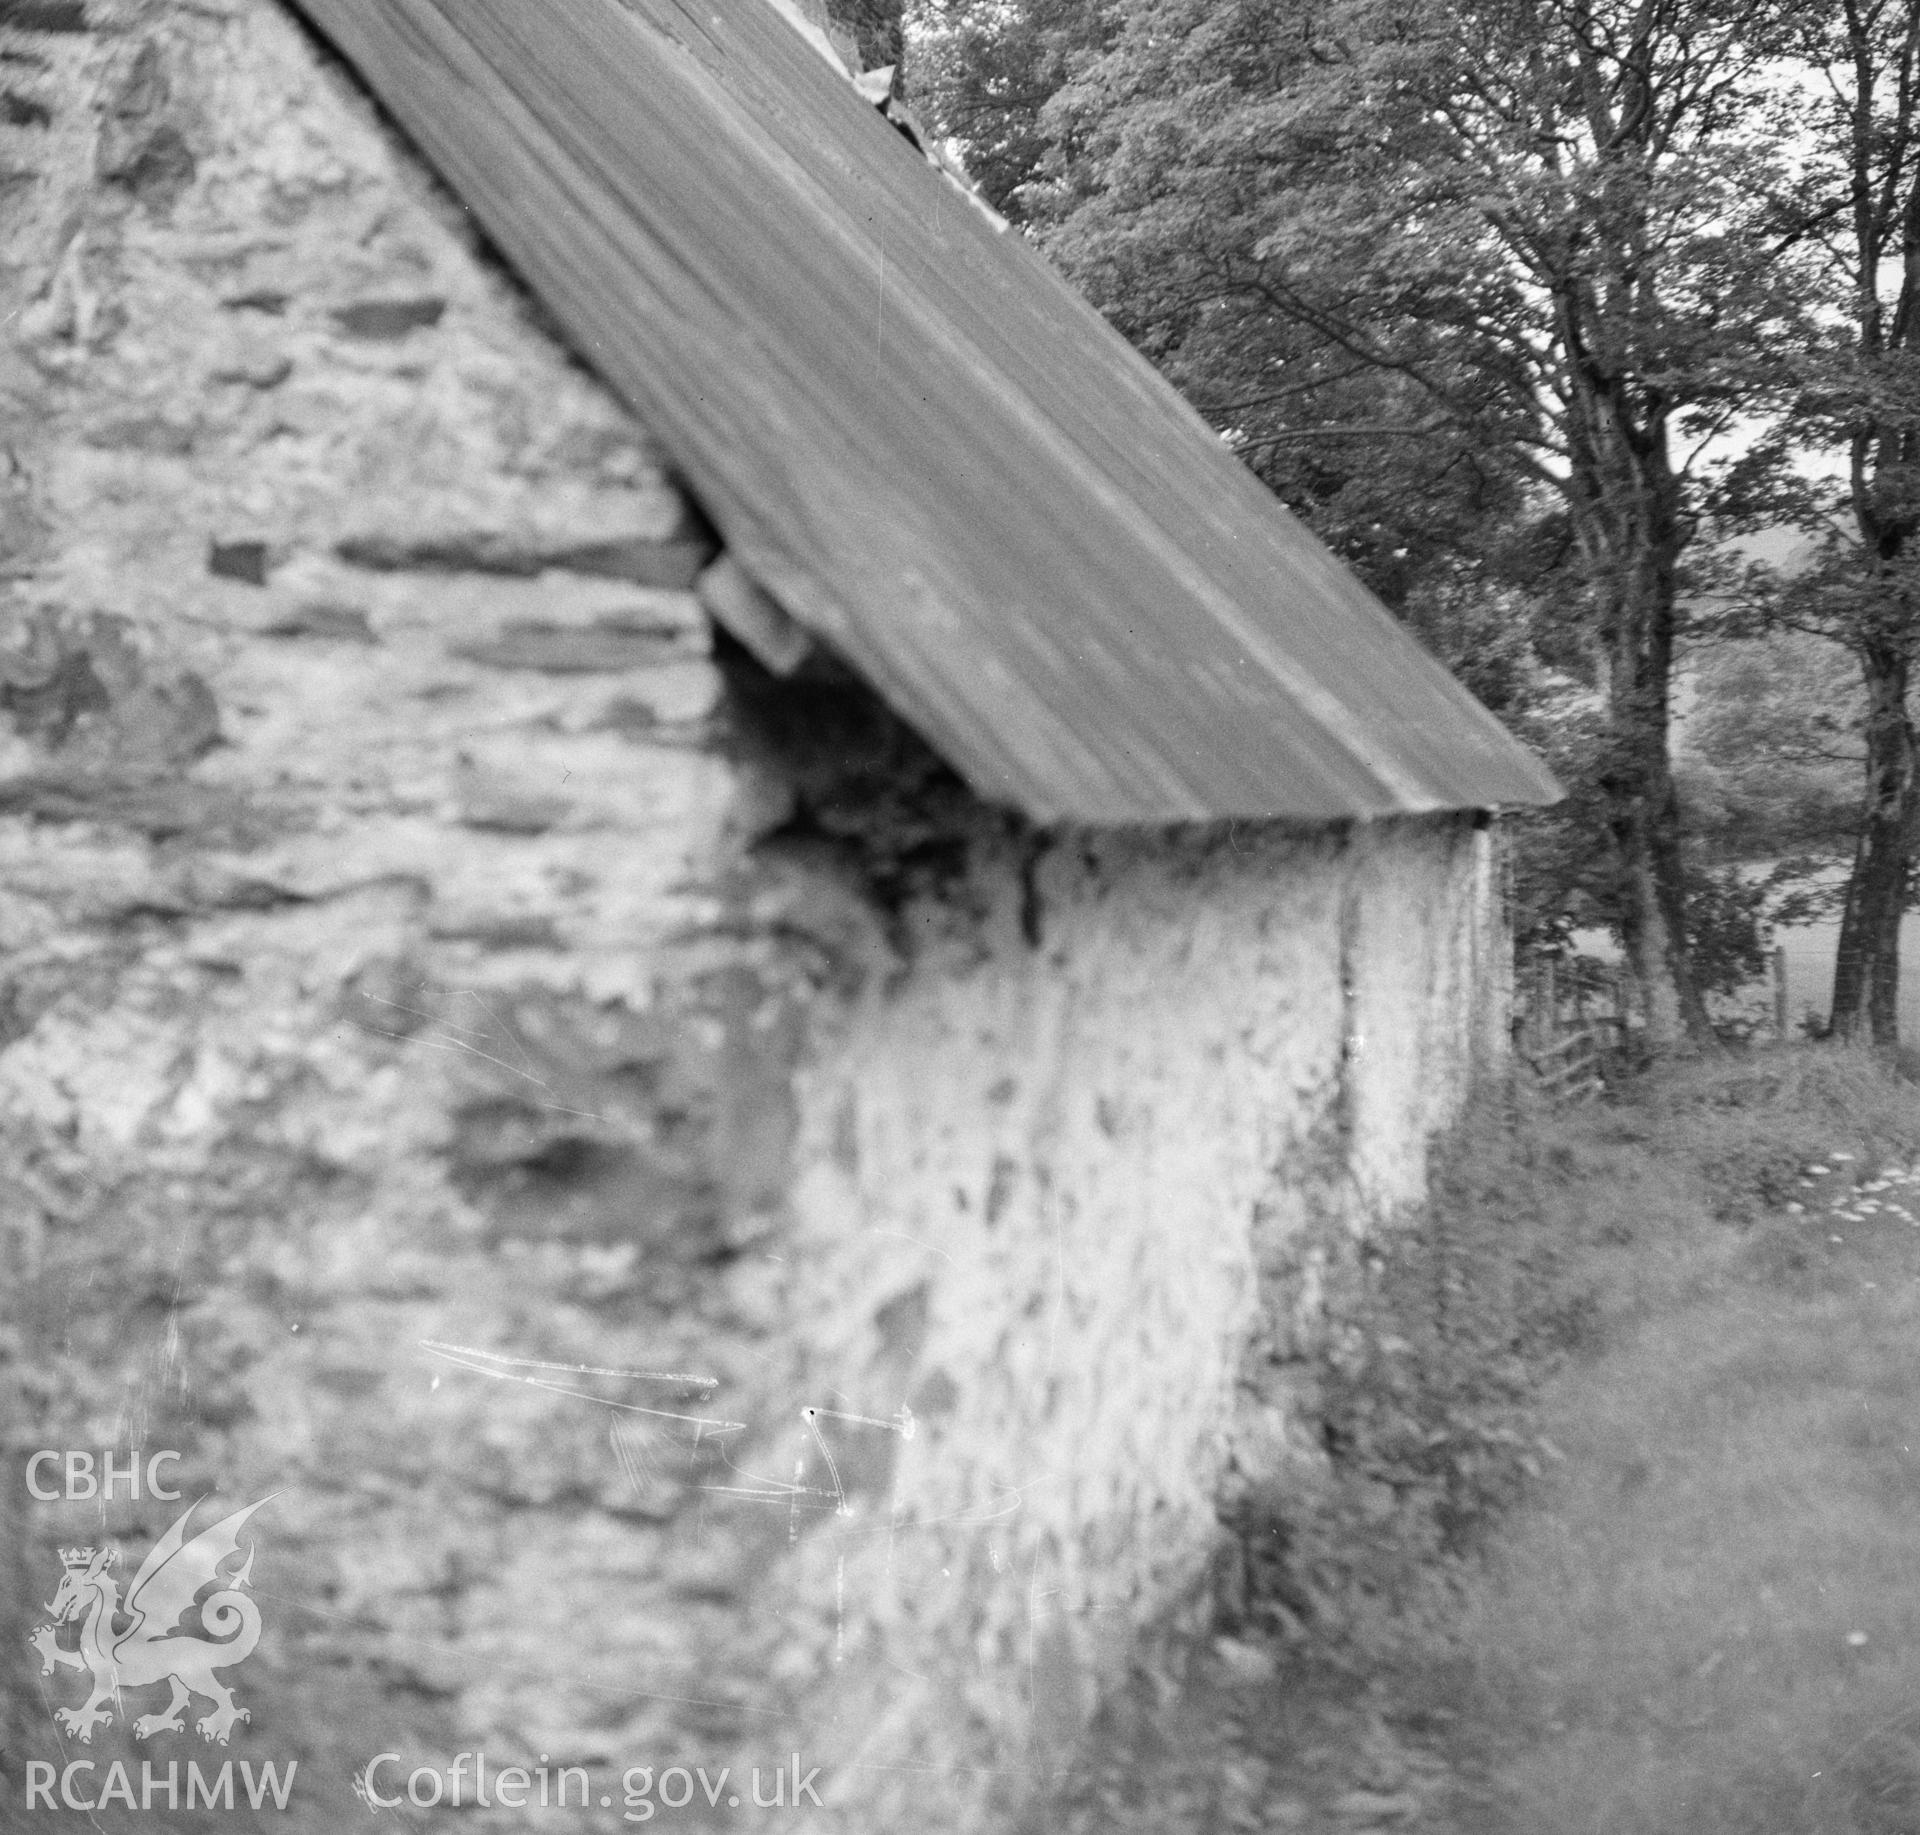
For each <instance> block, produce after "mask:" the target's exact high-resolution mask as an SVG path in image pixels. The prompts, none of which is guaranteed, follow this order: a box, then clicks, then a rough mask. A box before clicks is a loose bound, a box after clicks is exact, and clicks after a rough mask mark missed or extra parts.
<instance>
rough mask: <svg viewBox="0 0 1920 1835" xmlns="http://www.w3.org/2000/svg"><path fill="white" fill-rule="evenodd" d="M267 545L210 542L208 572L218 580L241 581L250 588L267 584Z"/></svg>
mask: <svg viewBox="0 0 1920 1835" xmlns="http://www.w3.org/2000/svg"><path fill="white" fill-rule="evenodd" d="M267 558H268V557H267V544H266V543H265V542H253V541H246V542H219V541H216V542H209V543H208V544H207V572H208V573H210V574H212V575H213V576H214V577H215V578H216V579H221V580H241V581H244V582H245V583H246V584H247V585H248V586H265V585H266V583H267Z"/></svg>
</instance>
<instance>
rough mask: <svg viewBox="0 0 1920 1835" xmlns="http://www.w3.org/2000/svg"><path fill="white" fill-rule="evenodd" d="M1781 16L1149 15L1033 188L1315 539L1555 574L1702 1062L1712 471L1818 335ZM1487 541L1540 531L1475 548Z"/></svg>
mask: <svg viewBox="0 0 1920 1835" xmlns="http://www.w3.org/2000/svg"><path fill="white" fill-rule="evenodd" d="M1765 17H1766V14H1765V11H1764V9H1762V8H1758V7H1755V6H1752V5H1743V4H1733V3H1731V0H1131V4H1129V5H1128V6H1127V7H1126V9H1125V10H1124V12H1123V14H1122V15H1121V16H1120V21H1119V24H1118V26H1117V29H1116V30H1115V32H1114V35H1113V37H1112V41H1111V43H1110V44H1109V45H1108V47H1107V49H1106V50H1105V51H1104V52H1103V53H1100V54H1098V55H1088V56H1085V57H1083V58H1082V59H1081V61H1080V63H1079V65H1078V67H1077V72H1076V74H1075V75H1074V77H1073V78H1072V80H1071V81H1069V82H1068V83H1067V84H1066V85H1065V86H1064V87H1063V89H1062V90H1061V91H1060V93H1059V94H1057V95H1056V96H1055V97H1054V98H1053V100H1052V102H1051V103H1050V104H1049V105H1048V108H1047V111H1046V113H1045V116H1044V119H1043V125H1044V126H1045V128H1046V129H1047V130H1048V134H1049V137H1050V149H1049V153H1048V155H1047V156H1046V157H1045V158H1042V159H1040V160H1038V161H1035V162H1031V163H1032V165H1033V168H1034V169H1035V170H1037V171H1038V172H1039V173H1040V175H1041V177H1040V180H1039V181H1037V182H1036V181H1035V180H1027V181H1025V191H1024V194H1025V196H1026V197H1027V199H1028V201H1029V212H1030V215H1031V216H1033V217H1034V218H1035V219H1036V220H1037V221H1039V222H1040V223H1041V224H1042V226H1043V229H1044V232H1045V234H1046V238H1047V241H1048V245H1049V247H1050V248H1051V249H1052V250H1053V252H1054V253H1055V254H1056V256H1057V257H1058V258H1059V259H1060V260H1061V261H1062V262H1063V264H1064V265H1065V266H1066V267H1067V268H1068V270H1069V271H1070V272H1071V273H1072V274H1073V275H1074V276H1075V277H1076V278H1077V279H1078V280H1079V281H1080V282H1081V283H1082V285H1083V286H1084V287H1086V289H1087V290H1088V291H1089V292H1090V293H1091V294H1092V295H1093V297H1094V298H1095V299H1096V301H1097V302H1098V303H1100V304H1101V305H1102V306H1103V307H1104V308H1105V309H1106V310H1107V311H1108V312H1109V313H1110V315H1111V316H1112V317H1113V318H1114V319H1115V321H1116V323H1118V324H1119V325H1120V326H1121V328H1122V329H1123V330H1125V331H1126V332H1127V333H1128V334H1129V335H1130V336H1131V337H1133V338H1134V340H1135V341H1136V342H1137V343H1138V344H1140V346H1141V347H1142V348H1143V349H1144V350H1146V351H1147V353H1148V354H1149V355H1150V356H1153V357H1154V358H1155V360H1156V361H1158V362H1160V363H1161V364H1162V365H1163V367H1165V368H1166V369H1167V370H1168V373H1169V374H1170V375H1171V376H1172V377H1173V379H1174V380H1175V381H1176V382H1177V383H1179V384H1180V385H1181V386H1183V387H1184V388H1186V389H1187V391H1188V393H1189V394H1190V395H1191V396H1192V398H1193V399H1195V400H1196V401H1197V402H1198V403H1199V404H1200V405H1201V406H1202V407H1203V409H1205V410H1206V411H1207V412H1209V413H1211V414H1212V415H1213V416H1214V418H1215V420H1216V422H1217V423H1218V424H1221V425H1222V426H1223V427H1224V428H1226V429H1228V430H1230V431H1231V433H1232V434H1233V437H1235V439H1236V441H1237V442H1238V443H1240V444H1241V445H1242V449H1243V450H1244V451H1246V452H1247V453H1248V456H1249V459H1250V461H1251V462H1252V463H1253V464H1254V465H1255V467H1256V469H1258V470H1260V471H1261V473H1262V475H1263V476H1265V477H1267V478H1268V480H1269V482H1271V483H1273V484H1274V485H1275V487H1276V488H1277V489H1280V490H1281V491H1282V492H1283V494H1287V495H1289V496H1291V497H1294V498H1295V499H1296V500H1298V499H1299V498H1300V497H1303V496H1304V497H1305V498H1306V499H1307V500H1308V507H1309V509H1310V511H1311V510H1316V509H1317V510H1318V511H1319V512H1320V514H1319V515H1318V516H1317V517H1316V520H1318V521H1320V522H1321V525H1322V526H1323V527H1324V526H1326V524H1327V517H1326V514H1325V512H1326V509H1327V507H1328V506H1329V505H1330V504H1332V505H1337V506H1344V505H1345V504H1346V503H1347V502H1348V500H1349V499H1350V498H1351V497H1352V495H1353V494H1354V493H1355V492H1356V491H1357V492H1358V493H1359V495H1360V496H1361V498H1362V499H1364V498H1365V497H1366V496H1367V495H1368V494H1369V493H1371V494H1372V496H1373V497H1374V499H1375V500H1376V501H1377V500H1378V498H1379V496H1380V495H1381V494H1382V487H1383V486H1384V487H1386V488H1387V489H1394V488H1399V487H1405V493H1406V494H1405V496H1404V497H1403V499H1402V501H1403V503H1409V504H1411V506H1412V508H1413V511H1414V514H1413V515H1412V516H1411V517H1409V516H1408V515H1407V514H1406V513H1405V511H1404V510H1403V511H1402V513H1401V514H1400V515H1399V517H1398V519H1397V520H1398V527H1399V529H1400V530H1402V531H1404V530H1405V529H1406V528H1407V526H1408V524H1409V522H1413V523H1414V524H1416V525H1418V526H1425V527H1430V528H1431V529H1433V531H1434V534H1435V539H1436V541H1437V542H1438V543H1439V544H1440V545H1442V546H1443V547H1445V548H1447V549H1448V550H1450V551H1451V552H1453V553H1455V554H1461V553H1464V554H1466V555H1467V556H1470V557H1472V558H1473V560H1474V561H1475V563H1476V564H1477V565H1482V566H1484V565H1487V564H1489V562H1490V561H1491V560H1493V559H1494V558H1495V557H1494V556H1491V555H1490V554H1489V553H1488V552H1487V550H1488V549H1489V548H1499V547H1503V546H1504V548H1505V549H1506V551H1507V552H1506V554H1505V556H1504V558H1505V559H1507V560H1512V559H1514V558H1516V557H1520V558H1524V559H1526V560H1528V561H1529V564H1531V565H1532V566H1533V567H1534V569H1535V577H1534V579H1533V580H1532V581H1531V585H1532V588H1533V597H1534V600H1535V602H1536V603H1537V604H1539V605H1540V606H1542V607H1543V608H1544V609H1545V612H1546V613H1547V615H1548V618H1549V621H1550V623H1552V624H1553V625H1555V626H1556V627H1558V631H1559V634H1560V636H1561V639H1562V647H1563V648H1565V649H1567V650H1570V651H1574V652H1577V653H1578V655H1579V656H1580V657H1581V659H1582V662H1583V666H1584V667H1585V668H1586V669H1587V670H1588V671H1589V672H1590V675H1591V678H1592V680H1593V681H1594V683H1595V685H1596V687H1597V689H1598V692H1599V694H1600V697H1601V701H1602V704H1603V707H1604V711H1605V718H1604V724H1603V728H1602V737H1601V755H1600V756H1599V758H1598V759H1597V760H1596V761H1595V764H1596V769H1595V771H1594V773H1593V781H1594V785H1595V789H1596V793H1597V803H1598V807H1599V809H1600V811H1601V813H1602V827H1603V831H1604V844H1605V847H1606V850H1607V852H1608V854H1609V857H1610V871H1611V875H1612V878H1613V880H1614V881H1615V883H1616V886H1617V888H1618V897H1617V899H1616V900H1615V904H1616V908H1617V914H1618V922H1619V928H1620V930H1621V933H1622V940H1623V943H1624V944H1625V946H1626V948H1627V951H1628V955H1629V958H1630V960H1631V962H1632V964H1633V966H1634V968H1635V969H1636V971H1637V974H1638V978H1639V980H1640V982H1641V984H1642V986H1643V988H1644V990H1645V996H1646V1004H1647V1010H1648V1019H1649V1024H1650V1032H1651V1035H1652V1037H1653V1040H1654V1042H1655V1043H1656V1044H1660V1045H1671V1044H1674V1043H1676V1042H1678V1041H1679V1040H1680V1039H1681V1038H1682V1037H1683V1036H1685V1035H1691V1036H1692V1037H1693V1038H1695V1039H1701V1040H1704V1039H1706V1038H1709V1037H1711V1029H1710V1023H1709V1020H1708V1017H1707V1012H1706V1006H1705V1001H1704V998H1703V995H1702V993H1701V990H1700V989H1699V987H1698V986H1697V985H1696V982H1695V979H1694V977H1693V974H1692V972H1691V966H1690V963H1689V959H1688V952H1687V924H1686V891H1685V865H1684V861H1683V857H1682V848H1681V836H1680V830H1679V814H1678V806H1677V803H1676V799H1675V795H1674V788H1673V778H1672V772H1671V768H1670V765H1669V761H1668V725H1669V701H1670V688H1671V677H1672V670H1673V660H1674V646H1675V642H1676V638H1677V634H1678V630H1679V621H1680V613H1679V600H1680V592H1681V585H1682V581H1683V571H1682V563H1683V557H1684V555H1685V553H1686V550H1687V547H1688V544H1689V541H1690V540H1691V538H1692V536H1693V533H1694V530H1695V528H1696V526H1697V525H1698V522H1699V520H1700V517H1701V515H1702V513H1703V511H1704V510H1705V509H1706V508H1707V507H1708V506H1709V500H1710V497H1711V487H1712V485H1713V482H1714V475H1713V473H1712V472H1711V470H1710V469H1708V468H1706V467H1704V466H1703V463H1702V460H1701V456H1700V449H1701V448H1702V447H1703V446H1704V445H1706V444H1707V443H1708V442H1709V441H1710V438H1711V436H1712V435H1713V434H1714V433H1715V432H1716V431H1717V430H1719V429H1721V428H1724V427H1725V426H1726V425H1728V424H1729V423H1731V422H1732V421H1734V420H1735V419H1737V418H1738V417H1740V416H1741V415H1743V414H1748V413H1753V412H1757V411H1758V409H1759V408H1760V406H1761V405H1762V403H1763V402H1764V401H1765V399H1766V398H1767V391H1768V388H1769V386H1770V384H1772V383H1773V382H1774V381H1775V380H1776V372H1777V367H1778V366H1777V363H1776V362H1775V361H1774V360H1773V359H1772V357H1771V356H1770V353H1771V352H1774V351H1777V350H1779V349H1781V348H1783V347H1788V346H1790V345H1791V342H1792V337H1793V335H1795V334H1796V333H1797V332H1798V331H1799V329H1800V328H1799V323H1798V320H1799V312H1798V305H1797V301H1796V298H1795V294H1794V290H1793V288H1792V286H1791V285H1790V284H1789V274H1788V270H1789V269H1790V266H1791V263H1790V262H1787V263H1783V262H1782V259H1781V251H1780V249H1779V248H1778V246H1768V245H1766V244H1764V243H1762V242H1761V241H1760V240H1759V239H1758V237H1757V236H1756V234H1755V230H1756V228H1757V222H1756V216H1757V202H1756V197H1755V179H1756V174H1757V173H1764V171H1765V170H1766V169H1767V168H1768V166H1769V165H1770V163H1771V162H1772V161H1773V160H1774V158H1775V139H1776V137H1777V134H1778V132H1779V128H1778V124H1777V123H1776V122H1775V121H1774V120H1773V119H1772V117H1771V116H1770V115H1769V114H1768V112H1767V108H1766V95H1767V91H1766V86H1765V83H1764V81H1763V80H1762V79H1763V77H1764V74H1765V72H1766V70H1767V68H1768V59H1769V58H1770V57H1771V56H1772V55H1773V54H1774V53H1775V51H1776V50H1777V49H1778V46H1777V43H1776V42H1774V41H1773V40H1771V39H1769V38H1768V37H1767V36H1766V35H1765V34H1764V33H1763V32H1762V31H1761V30H1760V29H1759V24H1758V22H1760V21H1763V20H1764V18H1765ZM1690 449H1691V450H1690ZM1316 470H1318V471H1321V472H1326V473H1330V474H1331V475H1330V477H1322V478H1319V479H1316V478H1315V477H1314V476H1313V474H1314V473H1315V471H1316ZM1330 483H1331V484H1332V486H1333V488H1331V489H1329V488H1328V485H1329V484H1330ZM1523 508H1524V509H1526V510H1527V511H1528V512H1530V514H1528V515H1525V516H1522V515H1520V514H1519V512H1520V511H1521V510H1522V509H1523ZM1476 518H1477V519H1478V522H1479V524H1480V525H1481V526H1488V525H1490V526H1492V527H1493V528H1495V529H1496V530H1502V531H1504V530H1511V529H1513V528H1514V527H1515V525H1516V521H1518V522H1519V523H1530V525H1531V526H1530V531H1529V539H1528V540H1527V541H1525V542H1517V543H1516V542H1510V541H1509V542H1505V543H1501V542H1495V543H1489V544H1484V545H1483V544H1480V543H1476V542H1475V541H1474V540H1473V537H1472V533H1471V532H1472V530H1473V529H1474V527H1475V526H1476ZM1378 520H1380V521H1381V522H1382V524H1383V526H1386V527H1388V528H1389V529H1391V528H1393V527H1394V524H1395V519H1394V518H1393V517H1382V518H1379V519H1378ZM1337 532H1338V524H1337V521H1336V533H1337ZM1395 546H1396V547H1409V548H1411V546H1412V544H1411V543H1410V542H1409V541H1407V540H1406V539H1405V537H1404V535H1402V536H1401V537H1400V538H1399V539H1397V540H1396V542H1395Z"/></svg>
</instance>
